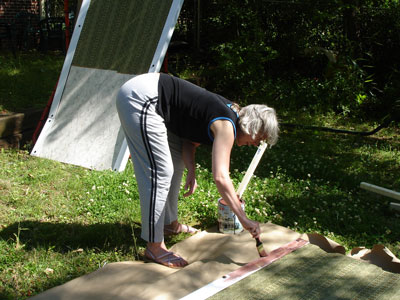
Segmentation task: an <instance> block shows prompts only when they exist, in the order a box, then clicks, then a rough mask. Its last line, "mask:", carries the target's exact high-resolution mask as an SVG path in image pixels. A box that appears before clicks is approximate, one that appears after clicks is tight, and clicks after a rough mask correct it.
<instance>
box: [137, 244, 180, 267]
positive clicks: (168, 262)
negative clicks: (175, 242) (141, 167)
mask: <svg viewBox="0 0 400 300" xmlns="http://www.w3.org/2000/svg"><path fill="white" fill-rule="evenodd" d="M144 256H145V258H146V259H147V260H149V261H152V262H155V263H158V264H160V265H163V266H166V267H168V268H173V269H180V268H183V267H186V266H187V265H188V263H187V261H186V260H184V259H183V258H182V257H180V256H179V255H177V254H175V253H173V252H167V253H165V254H162V255H160V256H158V257H156V256H155V255H154V254H153V252H151V251H150V250H149V249H146V250H145V251H144ZM182 261H183V262H185V265H184V266H180V265H178V264H176V263H177V262H182Z"/></svg>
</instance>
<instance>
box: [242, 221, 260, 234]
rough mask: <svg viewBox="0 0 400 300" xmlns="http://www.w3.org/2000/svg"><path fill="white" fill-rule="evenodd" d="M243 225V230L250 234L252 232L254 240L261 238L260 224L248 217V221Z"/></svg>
mask: <svg viewBox="0 0 400 300" xmlns="http://www.w3.org/2000/svg"><path fill="white" fill-rule="evenodd" d="M241 223H242V226H243V228H244V229H246V230H247V231H248V232H250V234H251V235H252V236H253V238H259V237H260V234H261V229H260V224H259V223H258V222H257V221H253V220H250V219H248V218H247V217H246V220H244V221H243V222H241Z"/></svg>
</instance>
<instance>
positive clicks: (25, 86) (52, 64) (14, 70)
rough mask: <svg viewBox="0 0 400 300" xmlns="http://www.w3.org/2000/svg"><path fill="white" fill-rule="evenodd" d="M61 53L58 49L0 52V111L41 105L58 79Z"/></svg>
mask: <svg viewBox="0 0 400 300" xmlns="http://www.w3.org/2000/svg"><path fill="white" fill-rule="evenodd" d="M63 59H64V57H63V56H62V54H61V53H58V52H53V53H51V52H49V54H47V55H44V54H41V53H39V52H36V51H32V52H18V54H17V57H16V58H14V57H13V56H12V54H11V53H8V54H4V53H3V54H0V114H1V113H3V114H6V113H12V112H21V111H20V109H23V110H24V111H25V110H29V109H38V108H39V109H41V108H44V107H45V106H46V104H47V101H48V99H49V97H50V95H51V93H52V91H53V89H54V87H55V85H56V83H57V80H58V76H59V74H60V70H61V68H62V63H63Z"/></svg>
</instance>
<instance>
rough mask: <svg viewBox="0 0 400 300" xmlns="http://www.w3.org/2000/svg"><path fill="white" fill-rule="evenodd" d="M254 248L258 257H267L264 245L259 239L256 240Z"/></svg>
mask: <svg viewBox="0 0 400 300" xmlns="http://www.w3.org/2000/svg"><path fill="white" fill-rule="evenodd" d="M256 246H257V251H258V255H260V257H266V256H267V255H268V254H267V252H266V251H265V250H264V245H263V243H262V242H261V241H260V239H259V238H256Z"/></svg>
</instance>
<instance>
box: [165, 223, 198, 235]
mask: <svg viewBox="0 0 400 300" xmlns="http://www.w3.org/2000/svg"><path fill="white" fill-rule="evenodd" d="M198 231H199V230H198V229H196V228H194V227H192V226H189V225H186V224H181V223H178V221H175V222H172V223H171V224H170V225H165V226H164V235H165V236H168V235H176V234H180V233H189V234H195V233H197V232H198Z"/></svg>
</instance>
